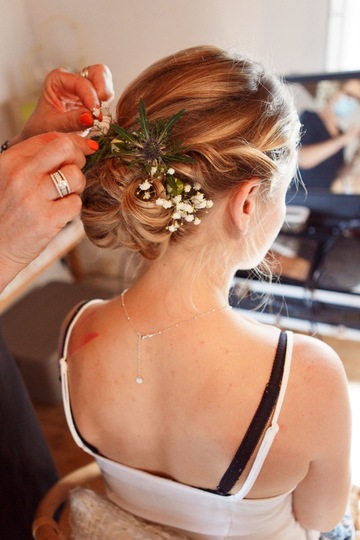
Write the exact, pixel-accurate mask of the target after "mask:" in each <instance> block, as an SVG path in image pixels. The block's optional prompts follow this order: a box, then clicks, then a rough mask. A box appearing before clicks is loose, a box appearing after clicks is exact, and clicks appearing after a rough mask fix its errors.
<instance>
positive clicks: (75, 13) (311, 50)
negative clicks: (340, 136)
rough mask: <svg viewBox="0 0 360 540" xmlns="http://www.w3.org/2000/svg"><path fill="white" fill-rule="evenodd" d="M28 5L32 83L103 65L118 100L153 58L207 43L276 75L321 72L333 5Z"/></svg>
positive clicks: (77, 1)
mask: <svg viewBox="0 0 360 540" xmlns="http://www.w3.org/2000/svg"><path fill="white" fill-rule="evenodd" d="M0 1H2V2H4V0H0ZM5 1H6V0H5ZM16 2H18V3H21V2H20V0H15V2H14V4H16ZM23 2H24V4H25V5H26V7H27V17H28V24H29V28H30V29H31V33H32V35H34V36H35V43H34V44H33V47H32V49H31V50H28V51H27V57H28V62H29V68H30V73H33V74H34V77H33V78H34V81H33V83H34V84H36V82H37V78H39V74H43V75H44V74H45V73H46V72H47V71H48V70H49V69H50V68H52V67H55V66H70V67H73V68H74V69H80V68H81V67H83V66H84V65H87V64H90V63H96V62H103V63H106V64H108V65H109V67H110V68H111V69H112V71H113V73H114V81H115V88H116V91H117V95H119V93H120V91H121V89H122V88H123V87H124V85H125V84H126V83H127V82H128V81H130V80H131V79H132V78H133V77H134V76H135V75H137V74H138V72H139V71H140V70H141V69H143V68H144V67H145V66H147V65H148V64H149V63H151V62H152V61H154V60H155V59H158V58H160V57H162V56H164V55H166V54H168V53H171V52H173V51H175V50H177V49H181V48H184V47H187V46H191V45H197V44H203V43H211V44H216V45H220V46H222V47H225V48H233V47H234V48H237V49H241V50H243V51H245V52H247V53H249V54H251V55H252V56H254V57H255V58H258V59H260V60H261V61H263V62H265V63H266V64H268V65H270V66H271V67H272V68H273V69H275V70H276V71H278V72H294V71H295V72H306V71H312V70H313V71H321V70H322V69H324V62H325V44H326V29H327V10H328V2H329V0H317V1H316V2H314V1H313V0H301V1H298V0H271V1H268V0H251V1H250V0H181V1H180V0H101V1H99V0H97V1H95V0H51V1H49V0H23ZM8 3H9V4H10V2H8ZM12 3H13V0H12V2H11V7H12ZM8 9H10V8H8ZM309 14H311V16H309ZM13 41H14V40H13ZM1 50H3V48H1ZM1 54H2V53H1V52H0V55H1ZM28 72H29V70H28ZM27 75H28V73H27ZM28 82H29V81H28Z"/></svg>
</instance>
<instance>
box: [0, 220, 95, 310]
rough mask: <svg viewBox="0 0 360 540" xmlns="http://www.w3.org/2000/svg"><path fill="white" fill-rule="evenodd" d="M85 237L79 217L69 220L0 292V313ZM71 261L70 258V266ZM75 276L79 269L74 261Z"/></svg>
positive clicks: (71, 251)
mask: <svg viewBox="0 0 360 540" xmlns="http://www.w3.org/2000/svg"><path fill="white" fill-rule="evenodd" d="M84 237H85V233H84V228H83V225H82V223H81V221H80V220H79V219H75V220H73V221H71V222H70V223H69V224H68V225H66V227H65V228H64V229H63V230H62V231H61V232H60V233H59V234H58V235H57V236H56V237H55V238H54V239H53V240H52V241H51V242H50V244H49V245H48V246H47V248H46V249H45V250H44V251H43V252H42V253H41V254H40V255H39V256H38V257H37V258H36V259H35V260H34V261H32V262H31V263H30V264H29V266H27V267H26V268H24V269H23V270H22V271H21V272H20V273H19V274H18V275H17V276H16V278H15V279H13V281H12V282H11V283H9V285H8V286H7V287H5V289H4V290H3V292H2V293H1V294H0V314H1V313H3V312H4V311H5V310H6V309H8V308H9V307H10V306H11V305H12V304H13V303H14V302H16V301H17V300H18V299H19V297H20V296H21V295H22V294H23V293H24V292H26V290H27V289H28V288H29V287H30V286H31V285H32V284H33V282H34V281H35V279H36V278H38V277H39V276H40V275H41V274H42V273H43V272H45V270H47V269H48V268H49V267H50V266H51V265H52V264H53V263H54V262H56V261H57V260H59V259H61V258H62V257H64V256H66V255H69V254H70V257H71V254H72V253H73V250H74V248H75V247H76V246H77V244H78V243H79V242H80V241H81V240H82V239H83V238H84ZM72 262H73V261H72V260H71V258H70V266H71V263H72ZM72 270H73V272H74V275H75V277H78V275H79V269H78V268H77V267H76V265H75V263H74V267H73V268H72Z"/></svg>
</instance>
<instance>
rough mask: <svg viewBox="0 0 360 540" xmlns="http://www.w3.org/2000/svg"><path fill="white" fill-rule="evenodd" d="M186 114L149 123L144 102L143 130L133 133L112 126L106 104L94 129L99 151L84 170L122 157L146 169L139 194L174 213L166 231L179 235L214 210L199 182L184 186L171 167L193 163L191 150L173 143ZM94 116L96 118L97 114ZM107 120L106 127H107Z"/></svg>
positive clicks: (141, 103) (88, 159)
mask: <svg viewBox="0 0 360 540" xmlns="http://www.w3.org/2000/svg"><path fill="white" fill-rule="evenodd" d="M104 109H105V114H104V112H103V111H104ZM184 112H185V111H184V110H181V111H179V112H177V113H176V114H174V115H173V116H171V118H169V119H167V118H159V119H157V120H154V121H149V119H148V117H147V114H146V109H145V105H144V102H143V100H142V99H141V100H140V102H139V117H138V121H139V125H140V129H137V130H133V131H132V132H130V131H127V130H126V129H123V128H121V127H120V126H118V125H117V124H113V123H111V115H110V113H109V109H108V106H107V104H102V108H101V111H100V115H101V118H100V119H97V118H95V120H94V129H95V130H97V133H100V134H99V135H95V136H98V138H97V142H98V143H99V150H98V151H97V152H96V153H95V154H93V155H91V156H88V158H87V163H86V165H85V168H84V170H85V172H86V171H87V170H89V169H90V168H91V167H92V166H93V165H94V164H95V163H97V162H99V161H101V160H102V159H106V158H109V157H114V156H117V155H118V156H120V155H121V156H122V157H123V158H126V159H127V160H128V161H129V167H132V166H137V167H140V168H141V169H143V171H144V180H143V181H142V182H141V183H140V184H139V189H138V191H137V192H136V194H137V195H138V197H139V198H140V199H142V200H144V201H146V202H148V203H149V204H151V203H152V204H154V203H155V204H156V205H158V206H162V207H163V208H164V209H170V208H171V209H172V213H171V219H170V220H169V224H168V225H167V227H166V228H167V230H168V231H169V232H170V233H173V232H175V231H177V230H178V229H179V228H180V227H181V226H182V225H183V223H184V222H192V223H193V224H194V225H198V224H199V223H200V222H201V220H200V219H199V217H198V216H196V213H197V212H198V211H199V210H207V209H209V208H211V207H212V206H213V201H211V200H209V199H206V198H205V195H204V193H203V192H202V191H201V185H200V184H199V183H198V182H195V183H194V184H191V183H184V182H183V181H182V180H180V179H179V178H178V177H177V175H176V172H175V169H174V168H173V167H171V166H170V164H174V163H176V162H177V163H186V162H187V163H191V162H192V158H191V157H190V156H189V155H187V152H188V150H189V148H188V147H185V146H184V145H182V144H181V143H180V142H178V141H175V140H174V139H170V135H171V132H172V130H173V127H174V125H175V123H176V122H177V121H178V120H180V118H181V117H182V116H183V114H184ZM96 113H97V111H96ZM93 114H94V115H95V111H94V112H93ZM94 117H95V116H94ZM105 118H106V125H104V123H105V120H104V119H105ZM92 132H93V130H90V136H92ZM93 133H94V132H93ZM155 182H156V184H157V186H158V185H159V183H160V184H162V189H161V190H160V191H159V189H158V187H157V188H156V187H155V185H154V183H155Z"/></svg>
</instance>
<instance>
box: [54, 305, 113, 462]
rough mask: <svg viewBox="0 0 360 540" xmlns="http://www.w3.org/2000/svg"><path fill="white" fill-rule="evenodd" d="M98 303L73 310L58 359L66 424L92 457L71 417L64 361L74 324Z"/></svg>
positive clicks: (91, 450) (92, 453) (91, 451)
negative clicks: (88, 308)
mask: <svg viewBox="0 0 360 540" xmlns="http://www.w3.org/2000/svg"><path fill="white" fill-rule="evenodd" d="M99 302H103V300H90V301H85V302H82V303H81V304H79V305H78V306H77V308H76V309H75V310H74V312H73V313H72V316H71V318H70V321H69V322H68V325H67V327H66V329H65V331H64V337H63V341H62V346H61V358H60V376H61V390H62V398H63V405H64V411H65V417H66V420H67V424H68V427H69V430H70V432H71V435H72V436H73V438H74V440H75V442H76V444H77V445H78V446H79V447H80V448H81V449H82V450H84V452H87V453H88V454H90V455H92V456H95V455H96V452H95V449H94V448H93V447H91V445H89V444H88V443H86V442H85V441H84V440H83V439H82V437H81V435H80V433H79V432H78V430H77V428H76V425H75V422H74V419H73V416H72V411H71V402H70V395H69V385H68V378H67V360H66V359H67V354H68V347H69V341H70V337H71V332H72V329H73V328H74V326H75V324H76V322H77V321H78V320H79V318H80V316H81V315H82V313H83V312H84V311H85V310H86V308H87V307H89V306H90V305H92V304H95V303H99Z"/></svg>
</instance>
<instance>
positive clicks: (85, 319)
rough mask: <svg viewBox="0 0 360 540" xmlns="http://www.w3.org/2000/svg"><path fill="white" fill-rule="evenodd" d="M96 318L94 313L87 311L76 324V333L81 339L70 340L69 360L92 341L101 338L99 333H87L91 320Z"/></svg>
mask: <svg viewBox="0 0 360 540" xmlns="http://www.w3.org/2000/svg"><path fill="white" fill-rule="evenodd" d="M94 316H95V312H94V311H85V313H84V314H83V315H82V316H81V318H80V319H79V320H78V321H77V322H76V325H75V328H74V332H75V333H76V334H77V335H78V336H79V338H77V339H76V338H75V339H74V338H73V339H71V340H70V344H69V349H68V358H69V357H70V356H71V355H72V354H75V353H76V352H78V351H80V350H81V349H82V348H83V347H85V346H86V345H88V344H89V343H90V342H91V341H93V340H94V339H96V338H97V337H99V335H100V334H99V333H98V332H92V331H90V332H89V331H87V328H89V325H90V321H91V319H92V318H93V317H94Z"/></svg>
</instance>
